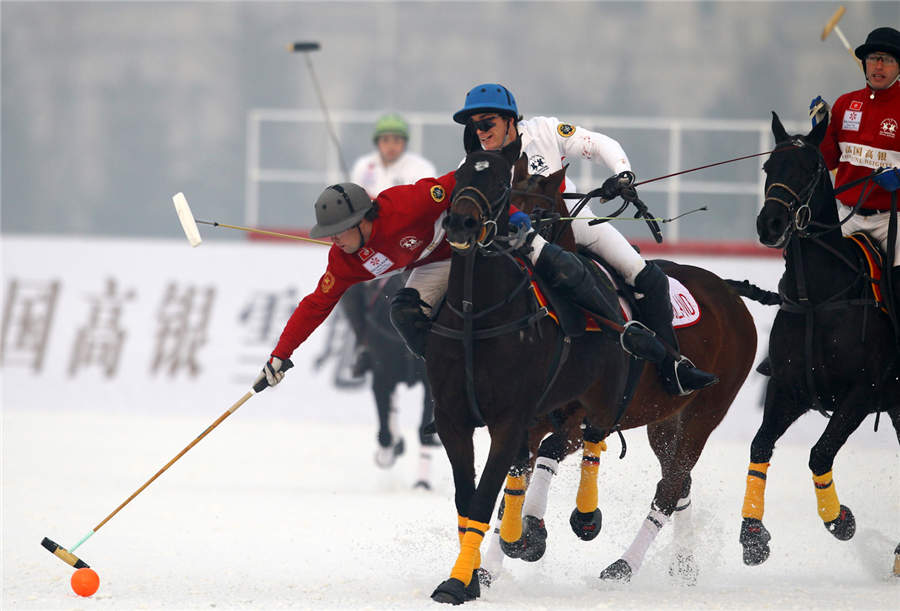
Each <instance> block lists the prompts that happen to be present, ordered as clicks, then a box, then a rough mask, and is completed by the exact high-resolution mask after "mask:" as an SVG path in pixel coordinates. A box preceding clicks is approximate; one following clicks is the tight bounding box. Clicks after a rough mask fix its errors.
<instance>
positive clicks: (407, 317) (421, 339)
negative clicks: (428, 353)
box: [391, 287, 431, 359]
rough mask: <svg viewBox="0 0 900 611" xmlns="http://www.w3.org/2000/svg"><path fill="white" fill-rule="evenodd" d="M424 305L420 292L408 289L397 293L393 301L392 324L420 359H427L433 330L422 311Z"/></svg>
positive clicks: (428, 319) (429, 320)
mask: <svg viewBox="0 0 900 611" xmlns="http://www.w3.org/2000/svg"><path fill="white" fill-rule="evenodd" d="M422 304H423V302H422V300H421V299H420V298H419V291H417V290H416V289H413V288H408V287H407V288H402V289H400V290H399V291H397V294H396V295H394V298H393V299H391V324H393V325H394V329H396V330H397V333H399V334H400V337H401V338H403V341H404V342H405V343H406V347H407V348H408V349H409V351H410V352H412V353H413V355H415V356H417V357H419V358H420V359H424V358H425V345H426V343H427V341H428V330H429V329H431V319H430V318H428V317H427V316H426V315H425V312H423V311H422Z"/></svg>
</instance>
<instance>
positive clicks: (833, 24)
mask: <svg viewBox="0 0 900 611" xmlns="http://www.w3.org/2000/svg"><path fill="white" fill-rule="evenodd" d="M846 11H847V9H845V8H844V7H843V5H842V6H839V7H838V10H836V11H835V12H834V15H832V16H831V19H829V20H828V23H826V24H825V28H824V29H823V30H822V40H823V41H824V40H825V39H826V38H828V35H829V34H831V32H832V30H833V31H834V33H835V34H837V35H838V38H840V39H841V42H842V43H844V48H845V49H847V53H849V54H850V57H852V58H853V59H854V61H856V65H857V66H859V69H860V70H862V72H863V74H865V73H866V69H865V68H863V65H862V62H861V61H859V58H858V57H856V53H854V52H853V47H851V46H850V43H849V42H848V41H847V37H846V36H844V33H843V32H841V28H839V27H838V24H837V23H838V21H840V20H841V17H843V16H844V13H845V12H846Z"/></svg>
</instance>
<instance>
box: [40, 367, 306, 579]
mask: <svg viewBox="0 0 900 611" xmlns="http://www.w3.org/2000/svg"><path fill="white" fill-rule="evenodd" d="M293 366H294V364H293V363H292V362H291V360H290V359H285V361H284V363H283V364H282V367H281V371H287V370H288V369H290V368H291V367H293ZM268 387H269V383H268V382H267V381H266V379H265V378H263V379H262V380H260V381H259V382H257V383H256V384H254V385H253V388H252V389H250V390H249V391H247V393H246V394H245V395H244V396H243V397H241V398H240V399H238V401H237V403H235V404H234V405H232V406H231V407H229V408H228V409H227V410H225V412H224V413H223V414H222V415H221V416H219V417H218V418H216V421H215V422H213V423H212V424H211V425H209V426H208V427H207V428H206V430H205V431H203V432H202V433H200V435H198V436H197V437H196V439H194V441H192V442H191V443H189V444H188V445H187V447H185V448H184V449H183V450H182V451H181V452H179V453H178V454H177V455H176V456H175V458H173V459H172V460H170V461H169V462H168V463H166V466H164V467H163V468H162V469H160V470H159V471H157V472H156V474H154V476H153V477H151V478H150V479H148V480H147V481H146V482H145V483H144V485H143V486H141V487H140V488H138V489H137V490H135V491H134V494H132V495H131V496H130V497H128V498H127V499H125V501H124V502H123V503H122V504H121V505H119V506H118V507H116V508H115V510H114V511H113V512H112V513H111V514H109V515H108V516H106V517H105V518H103V520H102V521H101V522H100V523H99V524H97V525H96V526H95V527H94V528H92V529H91V530H90V531H88V533H87V534H86V535H85V536H83V537H82V538H81V539H79V540H78V542H77V543H76V544H75V545H73V546H72V547H70V548H69V549H66V548H64V547H63V546H61V545H59V544H58V543H56V542H54V541H52V540H50V539H48V538H47V537H44V540H43V541H41V545H42V546H44V547H45V548H46V549H47V550H48V551H49V552H50V553H51V554H53V555H54V556H56V557H57V558H60V559H61V560H62V561H63V562H65V563H66V564H68V565H70V566H73V567H75V568H76V569H81V568H85V567H88V566H89V565H88V564H87V563H86V562H85V561H84V560H82V559H81V558H79V557H78V556H76V555H75V554H74V553H72V552H74V551H75V550H76V549H78V547H79V546H80V545H81V544H82V543H84V542H85V541H87V540H88V539H90V538H91V537H92V536H93V534H94V533H95V532H97V531H98V530H100V528H101V527H102V526H103V525H104V524H106V523H107V522H109V521H110V520H111V519H112V517H113V516H114V515H116V514H117V513H119V510H121V509H122V508H123V507H125V505H127V504H128V503H130V502H131V500H132V499H133V498H134V497H136V496H137V495H139V494H140V493H141V492H143V490H144V488H146V487H147V486H149V485H150V484H152V483H153V481H154V480H155V479H156V478H157V477H159V476H160V475H162V474H163V473H164V472H165V471H166V469H168V468H169V467H171V466H172V465H173V464H175V461H177V460H178V459H179V458H181V457H182V456H184V455H185V454H187V452H188V450H190V449H191V448H193V447H194V446H195V445H197V443H199V442H200V440H201V439H203V438H204V437H206V436H207V435H208V434H209V433H210V432H211V431H212V430H213V429H214V428H216V427H217V426H219V425H220V424H221V423H222V421H223V420H225V418H227V417H228V416H230V415H231V414H233V413H234V412H236V411H237V409H238V408H239V407H240V406H242V405H243V404H244V403H246V402H247V399H249V398H250V397H252V396H253V395H255V394H256V393H259V392H262V391H264V390H265V389H266V388H268Z"/></svg>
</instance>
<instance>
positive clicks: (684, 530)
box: [672, 494, 694, 548]
mask: <svg viewBox="0 0 900 611" xmlns="http://www.w3.org/2000/svg"><path fill="white" fill-rule="evenodd" d="M672 520H673V521H672V526H673V528H674V533H673V537H674V539H675V541H676V542H677V543H678V544H679V545H680V546H681V547H686V548H690V543H691V540H692V538H693V536H694V520H693V512H692V508H691V495H690V494H688V495H687V497H686V498H683V499H679V500H678V504H677V505H676V506H675V513H673V514H672Z"/></svg>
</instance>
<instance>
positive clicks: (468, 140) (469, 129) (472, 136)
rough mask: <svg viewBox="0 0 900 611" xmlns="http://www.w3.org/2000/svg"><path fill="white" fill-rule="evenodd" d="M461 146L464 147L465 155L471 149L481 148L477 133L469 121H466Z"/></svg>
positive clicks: (478, 149)
mask: <svg viewBox="0 0 900 611" xmlns="http://www.w3.org/2000/svg"><path fill="white" fill-rule="evenodd" d="M463 146H464V147H465V149H466V155H468V154H469V153H471V152H472V151H480V150H481V141H480V140H478V134H476V133H475V127H474V126H473V125H472V123H471V122H466V130H465V131H464V132H463Z"/></svg>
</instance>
